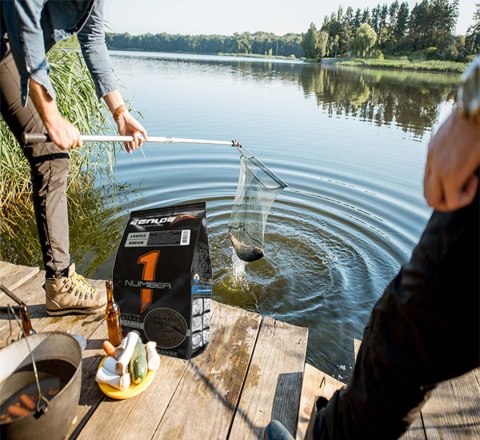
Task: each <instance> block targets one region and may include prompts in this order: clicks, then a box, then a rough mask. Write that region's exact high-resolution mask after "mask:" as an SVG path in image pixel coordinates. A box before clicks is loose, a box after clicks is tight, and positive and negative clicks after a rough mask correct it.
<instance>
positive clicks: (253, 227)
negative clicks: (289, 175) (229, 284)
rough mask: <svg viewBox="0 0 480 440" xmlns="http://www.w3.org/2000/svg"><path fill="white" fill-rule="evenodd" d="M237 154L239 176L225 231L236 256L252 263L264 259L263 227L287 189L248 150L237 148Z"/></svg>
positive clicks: (282, 182) (280, 180)
mask: <svg viewBox="0 0 480 440" xmlns="http://www.w3.org/2000/svg"><path fill="white" fill-rule="evenodd" d="M238 151H239V153H240V174H239V179H238V185H237V192H236V194H235V200H234V204H233V208H232V213H231V215H230V222H229V225H228V230H229V235H230V240H231V241H232V244H233V247H234V249H235V252H236V254H237V256H238V257H239V258H240V259H241V260H243V261H255V260H258V259H260V258H262V257H263V255H264V235H265V225H266V222H267V217H268V215H269V213H270V210H271V207H272V204H273V202H274V201H275V199H276V198H277V195H278V194H279V192H280V191H281V190H282V189H284V188H285V187H287V186H288V185H287V184H286V183H285V182H284V181H283V180H282V179H280V178H279V177H278V176H277V175H276V174H275V173H274V172H273V171H271V170H269V169H268V168H267V167H266V166H265V165H264V164H263V163H262V162H260V161H259V160H258V159H257V158H256V157H254V156H253V155H252V154H251V153H250V152H249V151H248V150H246V149H245V148H243V147H241V148H238ZM245 153H247V154H245Z"/></svg>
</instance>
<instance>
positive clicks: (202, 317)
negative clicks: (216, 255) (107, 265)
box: [113, 202, 212, 359]
mask: <svg viewBox="0 0 480 440" xmlns="http://www.w3.org/2000/svg"><path fill="white" fill-rule="evenodd" d="M113 287H114V296H115V300H116V302H117V303H118V305H119V307H120V314H121V318H120V322H121V325H122V329H123V331H124V332H129V331H131V330H138V331H139V332H140V335H141V336H142V339H143V340H144V342H145V341H155V342H156V343H157V351H158V352H159V353H161V354H165V355H167V356H174V357H179V358H183V359H190V358H191V357H192V356H193V355H194V354H195V353H198V352H199V351H200V350H201V349H202V348H203V347H205V346H206V345H207V344H208V342H209V341H210V310H211V297H212V266H211V262H210V254H209V247H208V236H207V219H206V206H205V203H203V202H200V203H193V204H188V205H180V206H172V207H165V208H155V209H148V210H143V211H134V212H132V213H131V215H130V219H129V221H128V223H127V226H126V228H125V232H124V234H123V238H122V241H121V243H120V247H119V249H118V252H117V256H116V259H115V267H114V270H113Z"/></svg>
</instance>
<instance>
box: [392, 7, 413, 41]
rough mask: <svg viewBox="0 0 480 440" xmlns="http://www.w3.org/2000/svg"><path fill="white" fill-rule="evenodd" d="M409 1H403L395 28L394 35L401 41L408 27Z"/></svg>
mask: <svg viewBox="0 0 480 440" xmlns="http://www.w3.org/2000/svg"><path fill="white" fill-rule="evenodd" d="M408 15H409V9H408V3H407V2H403V3H402V4H401V5H400V8H399V9H398V14H397V21H396V23H395V27H394V29H393V36H394V38H395V40H396V41H399V40H400V39H401V38H403V37H405V35H406V34H407V29H408Z"/></svg>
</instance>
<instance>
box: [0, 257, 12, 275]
mask: <svg viewBox="0 0 480 440" xmlns="http://www.w3.org/2000/svg"><path fill="white" fill-rule="evenodd" d="M13 266H14V264H12V263H8V262H7V261H0V277H2V276H3V274H4V273H5V272H7V271H8V270H9V269H10V268H11V267H13Z"/></svg>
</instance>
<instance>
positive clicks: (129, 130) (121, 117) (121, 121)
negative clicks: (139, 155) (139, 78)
mask: <svg viewBox="0 0 480 440" xmlns="http://www.w3.org/2000/svg"><path fill="white" fill-rule="evenodd" d="M103 99H104V101H105V103H106V104H107V107H108V109H109V110H110V112H111V113H112V115H113V118H114V119H115V122H116V123H117V128H118V132H119V133H120V134H121V135H124V136H133V138H134V139H135V141H133V142H124V145H125V149H126V150H127V151H128V152H129V153H130V152H131V151H132V150H134V149H135V148H137V147H141V146H142V144H143V141H144V140H148V139H147V130H145V128H143V126H142V125H141V124H140V123H139V122H138V121H137V120H136V119H135V118H134V117H133V116H132V115H131V114H130V112H129V111H128V109H127V106H126V104H125V101H124V100H123V97H122V95H121V93H120V92H119V91H118V90H114V91H112V92H110V93H107V94H106V95H105V96H104V97H103Z"/></svg>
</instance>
